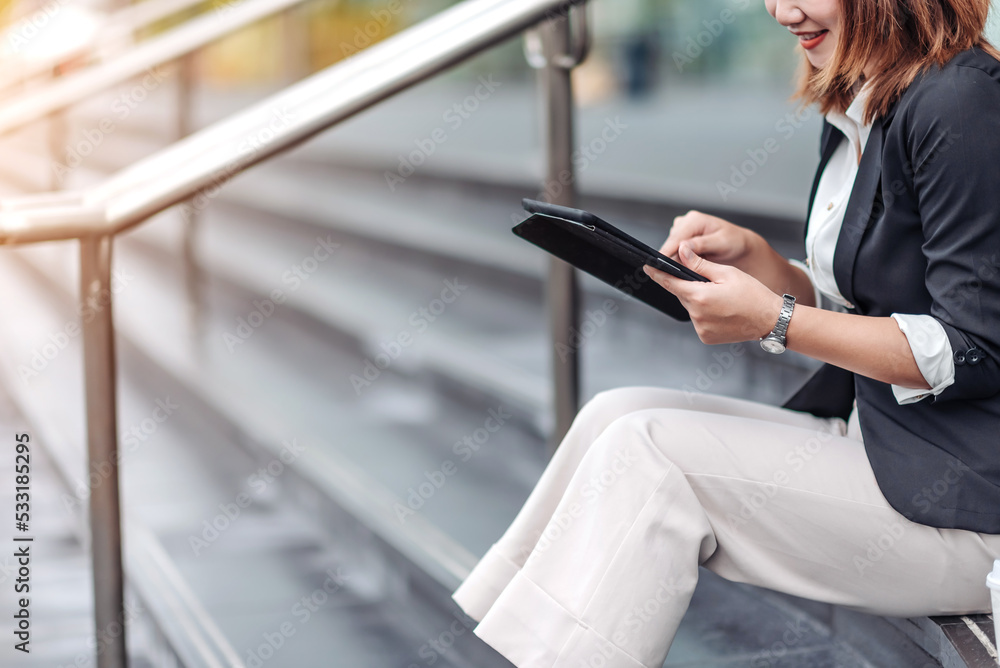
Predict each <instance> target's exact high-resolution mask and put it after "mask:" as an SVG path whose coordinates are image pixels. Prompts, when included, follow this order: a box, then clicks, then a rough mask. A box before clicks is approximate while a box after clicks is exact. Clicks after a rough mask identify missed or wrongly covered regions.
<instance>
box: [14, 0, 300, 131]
mask: <svg viewBox="0 0 1000 668" xmlns="http://www.w3.org/2000/svg"><path fill="white" fill-rule="evenodd" d="M303 2H305V0H242V1H241V2H239V3H237V4H233V5H227V6H226V8H225V9H224V10H214V11H211V12H209V13H207V14H203V15H201V16H198V17H196V18H193V19H191V20H190V21H187V22H186V23H184V24H182V25H180V26H178V27H176V28H174V29H172V30H169V31H167V32H164V33H163V34H161V35H158V36H157V37H154V38H152V39H150V40H147V41H145V42H142V43H140V44H138V45H137V46H135V47H134V48H132V49H129V50H128V51H126V52H125V53H121V54H118V56H117V57H116V58H115V59H114V60H111V61H109V62H106V63H103V64H100V65H96V66H94V67H89V68H87V69H84V70H81V71H79V72H75V73H73V74H68V75H66V76H64V77H61V78H59V79H56V80H54V81H53V82H52V83H50V84H48V85H46V86H45V87H44V88H40V89H38V90H31V91H27V92H24V93H22V94H21V95H19V96H16V97H14V98H11V99H10V100H8V101H6V102H4V103H3V104H2V105H0V136H3V135H6V134H9V133H10V132H13V131H14V130H18V129H20V128H22V127H24V126H26V125H29V124H31V123H34V122H36V121H38V120H40V119H43V118H45V117H47V116H49V115H51V114H53V113H55V112H58V111H61V110H63V109H66V108H67V107H70V106H72V105H74V104H77V103H78V102H82V101H84V100H86V99H88V98H89V97H90V96H92V95H94V94H96V93H99V92H101V91H103V90H105V89H107V88H109V87H111V86H114V85H116V84H119V83H123V82H125V81H128V80H129V79H133V78H135V77H138V76H142V75H143V74H147V73H149V72H150V71H151V70H155V68H157V67H159V66H161V65H163V64H165V63H169V62H171V61H174V60H177V59H179V58H181V57H183V56H185V55H187V54H190V53H192V52H194V51H197V50H198V49H201V48H202V47H204V46H207V45H208V44H211V43H212V42H215V41H216V40H218V39H220V38H222V37H225V36H226V35H229V34H232V33H233V32H235V31H237V30H239V29H240V28H243V27H246V26H248V25H251V24H253V23H256V22H257V21H259V20H261V19H264V18H267V17H269V16H273V15H275V14H278V13H280V12H283V11H285V10H287V9H290V8H292V7H294V6H296V5H299V4H301V3H303Z"/></svg>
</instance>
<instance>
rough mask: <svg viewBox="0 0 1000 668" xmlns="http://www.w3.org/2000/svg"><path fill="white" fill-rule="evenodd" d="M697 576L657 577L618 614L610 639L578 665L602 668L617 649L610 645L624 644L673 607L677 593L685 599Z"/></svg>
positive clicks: (616, 652) (619, 651)
mask: <svg viewBox="0 0 1000 668" xmlns="http://www.w3.org/2000/svg"><path fill="white" fill-rule="evenodd" d="M697 584H698V579H697V578H695V577H692V576H684V575H682V576H680V577H676V578H660V579H659V580H658V581H657V583H656V589H654V590H653V593H652V594H651V595H650V596H649V598H647V599H646V600H645V601H643V603H642V604H640V605H634V606H632V609H631V610H629V611H628V613H627V614H626V615H625V616H624V617H623V618H622V620H621V622H620V623H619V625H618V629H617V630H616V631H615V632H614V633H613V634H611V642H604V643H603V644H601V645H600V646H599V647H598V648H597V649H596V650H594V653H593V654H591V655H590V657H588V658H587V659H584V660H583V661H582V662H581V663H580V664H579V665H581V666H585V667H587V668H604V667H605V666H607V665H608V661H611V660H612V659H615V658H616V657H617V656H618V655H619V654H620V653H621V650H618V651H615V648H614V646H613V645H612V644H611V643H614V645H617V646H618V647H624V646H625V645H626V644H627V643H628V642H629V640H630V639H632V638H636V637H638V635H639V633H640V632H641V631H642V630H643V629H644V628H645V627H646V626H647V625H649V624H650V623H651V622H653V623H654V624H655V623H656V618H657V616H658V615H659V614H660V613H661V612H663V611H664V610H667V609H672V608H675V607H676V606H677V605H678V602H677V600H676V599H677V597H678V596H680V597H682V599H683V604H686V603H687V600H688V597H689V596H690V594H691V592H692V591H694V588H695V585H697Z"/></svg>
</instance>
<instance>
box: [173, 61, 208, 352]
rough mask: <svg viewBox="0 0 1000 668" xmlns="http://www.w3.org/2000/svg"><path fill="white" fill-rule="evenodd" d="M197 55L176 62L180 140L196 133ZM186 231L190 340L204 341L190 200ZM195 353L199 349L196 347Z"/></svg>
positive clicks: (184, 213) (184, 212) (184, 210)
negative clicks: (195, 88)
mask: <svg viewBox="0 0 1000 668" xmlns="http://www.w3.org/2000/svg"><path fill="white" fill-rule="evenodd" d="M196 64H197V63H196V61H195V54H193V53H189V54H187V55H185V56H183V57H182V58H180V59H178V61H177V139H178V140H180V139H184V138H185V137H187V136H188V135H190V134H191V133H192V132H194V129H195V127H194V81H195V70H196ZM180 212H181V218H182V223H183V225H184V229H183V231H182V237H181V256H182V257H181V261H182V263H183V266H184V293H185V296H186V297H187V312H188V321H189V323H190V325H191V339H192V341H194V342H195V343H197V342H199V341H201V333H202V330H203V326H204V305H203V303H202V296H201V285H202V272H201V265H200V264H199V262H198V250H197V238H198V228H199V224H198V223H199V217H200V216H199V211H198V210H197V208H195V206H194V204H193V203H192V201H191V200H188V201H187V202H184V203H183V204H181V207H180ZM195 350H200V347H198V346H195Z"/></svg>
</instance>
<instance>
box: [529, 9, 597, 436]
mask: <svg viewBox="0 0 1000 668" xmlns="http://www.w3.org/2000/svg"><path fill="white" fill-rule="evenodd" d="M585 11H586V6H585V5H579V6H576V5H574V6H567V7H566V11H565V12H563V13H561V14H560V15H558V16H555V17H553V18H551V19H549V20H547V21H545V22H544V23H542V24H541V25H539V27H538V29H537V30H538V37H540V47H541V49H540V51H541V53H540V54H535V56H534V58H533V57H532V55H531V54H529V58H528V60H529V62H531V63H532V64H533V65H535V66H536V67H540V72H541V76H540V78H539V81H540V84H541V87H542V94H541V97H542V99H543V100H544V112H543V115H544V133H545V142H546V155H547V158H546V162H547V165H546V177H545V183H544V185H543V188H542V193H541V195H540V199H545V200H548V201H549V202H552V203H553V204H561V205H563V206H575V205H576V175H575V173H574V171H573V159H572V155H573V143H574V111H573V85H572V79H571V75H572V73H573V67H575V66H576V65H577V64H579V62H580V61H581V60H582V59H583V58H584V57H585V56H586V48H585V46H584V47H580V46H574V44H577V45H578V44H586V41H587V36H586V34H585V33H586V26H585V24H584V23H582V22H581V21H576V22H575V23H576V27H577V28H578V29H580V28H582V30H579V31H578V32H577V33H576V34H573V33H572V31H571V26H570V20H569V14H570V13H571V12H585ZM581 33H582V34H581ZM531 37H532V38H533V37H534V36H531ZM529 39H531V38H529ZM529 43H530V42H529ZM547 301H548V310H549V327H550V335H551V346H552V351H551V352H552V376H553V384H554V388H553V404H554V405H553V408H554V412H555V429H554V431H553V433H552V436H551V440H550V443H549V448H550V453H551V452H554V451H555V449H556V448H557V447H558V445H559V443H560V441H562V439H563V436H565V435H566V432H567V431H569V426H570V423H571V422H572V421H573V418H574V417H576V412H577V410H578V408H579V401H580V355H579V352H580V351H579V349H578V348H577V346H575V345H573V341H572V332H573V330H574V329H575V328H576V327H577V325H578V323H579V314H580V289H579V285H578V281H577V275H576V270H575V269H574V268H573V267H572V266H571V265H569V264H567V263H565V262H563V261H562V260H559V259H556V258H551V259H550V261H549V270H548V287H547Z"/></svg>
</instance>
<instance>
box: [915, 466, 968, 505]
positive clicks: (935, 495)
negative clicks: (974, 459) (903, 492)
mask: <svg viewBox="0 0 1000 668" xmlns="http://www.w3.org/2000/svg"><path fill="white" fill-rule="evenodd" d="M971 471H972V469H971V468H969V467H968V466H967V465H966V464H965V463H964V462H962V461H961V460H959V459H952V460H950V461H949V462H948V468H947V469H946V470H945V471H944V473H942V474H941V477H940V478H938V479H937V480H935V481H934V482H932V483H931V484H929V485H926V486H924V487H922V488H921V489H920V491H919V492H917V493H916V494H914V495H913V498H912V499H910V503H911V504H912V505H913V506H915V507H916V508H917V510H919V511H920V514H921V515H926V514H927V513H929V512H930V511H931V510H933V509H934V508H935V506H936V504H937V503H939V502H940V501H941V500H942V499H944V498H945V497H946V496H947V495H948V493H949V492H951V491H952V490H953V489H954V488H955V486H956V485H958V483H960V482H961V481H962V477H963V476H964V475H965V474H966V473H970V472H971Z"/></svg>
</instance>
